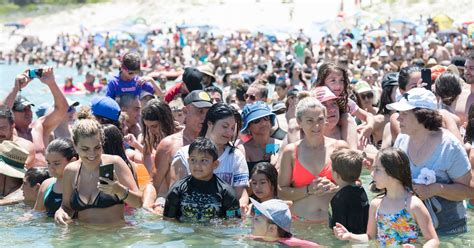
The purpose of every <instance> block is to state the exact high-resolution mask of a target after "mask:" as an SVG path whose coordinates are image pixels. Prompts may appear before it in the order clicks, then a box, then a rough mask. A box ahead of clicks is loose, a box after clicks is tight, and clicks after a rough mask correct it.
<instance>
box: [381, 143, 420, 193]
mask: <svg viewBox="0 0 474 248" xmlns="http://www.w3.org/2000/svg"><path fill="white" fill-rule="evenodd" d="M376 159H379V160H380V164H381V165H382V167H383V168H384V169H385V172H386V173H387V175H388V176H390V177H393V178H395V179H397V180H398V181H400V183H401V184H402V185H403V186H404V187H405V188H406V189H407V190H409V191H411V192H413V184H412V179H411V169H410V160H409V158H408V156H407V154H406V153H405V152H404V151H402V150H400V149H399V148H393V147H389V148H385V149H382V150H380V151H379V152H378V153H377V157H376ZM386 192H387V191H386V190H385V191H384V192H383V194H386Z"/></svg>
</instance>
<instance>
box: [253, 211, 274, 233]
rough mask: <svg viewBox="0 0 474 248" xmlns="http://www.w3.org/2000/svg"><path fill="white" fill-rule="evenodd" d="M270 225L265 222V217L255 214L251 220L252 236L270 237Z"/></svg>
mask: <svg viewBox="0 0 474 248" xmlns="http://www.w3.org/2000/svg"><path fill="white" fill-rule="evenodd" d="M269 229H270V224H269V223H268V221H267V217H265V216H264V215H262V214H260V213H255V216H254V217H253V218H252V235H255V236H259V237H265V236H270V235H269V232H270V230H269Z"/></svg>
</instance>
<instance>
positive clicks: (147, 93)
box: [140, 90, 155, 100]
mask: <svg viewBox="0 0 474 248" xmlns="http://www.w3.org/2000/svg"><path fill="white" fill-rule="evenodd" d="M147 96H151V97H152V98H155V95H153V94H152V93H150V92H148V91H146V90H142V91H141V92H140V100H142V99H143V98H145V97H147Z"/></svg>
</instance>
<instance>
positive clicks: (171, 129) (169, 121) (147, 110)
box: [141, 99, 177, 154]
mask: <svg viewBox="0 0 474 248" xmlns="http://www.w3.org/2000/svg"><path fill="white" fill-rule="evenodd" d="M145 120H147V121H158V122H159V125H160V131H161V135H160V136H161V137H159V136H156V135H152V134H151V133H150V132H149V129H148V128H147V126H146V125H145ZM141 121H142V126H143V132H142V133H143V142H144V146H145V147H144V150H145V151H144V153H148V154H150V153H151V151H152V149H153V148H155V147H156V146H157V145H158V144H159V143H160V141H161V140H162V139H163V138H165V137H166V136H169V135H171V134H174V133H175V132H176V131H177V126H176V124H175V122H174V119H173V113H172V112H171V108H170V106H169V105H168V104H166V103H164V102H162V101H160V100H158V99H152V100H150V101H148V103H147V104H146V105H145V107H143V109H142V113H141Z"/></svg>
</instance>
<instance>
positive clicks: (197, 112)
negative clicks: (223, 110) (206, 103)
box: [184, 104, 209, 133]
mask: <svg viewBox="0 0 474 248" xmlns="http://www.w3.org/2000/svg"><path fill="white" fill-rule="evenodd" d="M184 109H185V111H186V113H185V114H186V121H185V122H186V124H187V125H186V128H189V129H191V130H192V131H194V132H197V133H199V131H201V128H202V123H203V122H204V119H205V118H206V113H207V111H208V110H209V108H197V107H196V106H194V105H192V104H188V105H187V106H186V107H185V108H184Z"/></svg>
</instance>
